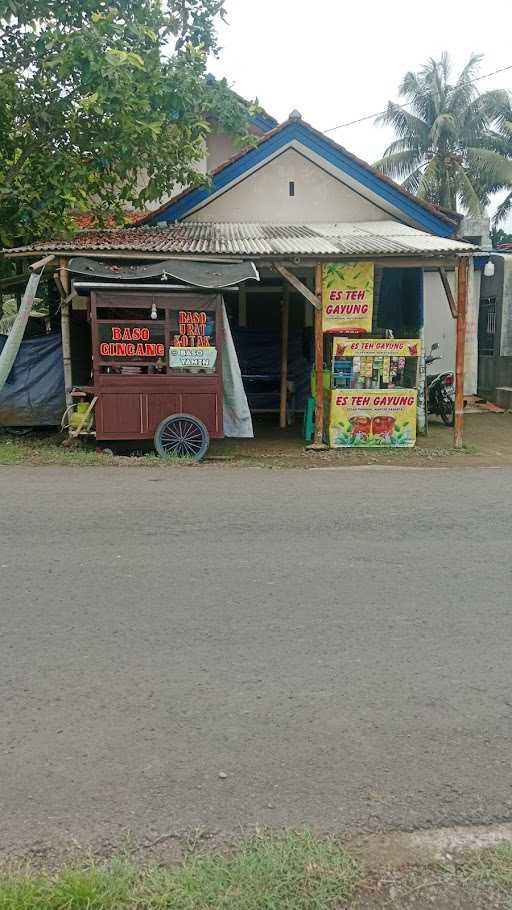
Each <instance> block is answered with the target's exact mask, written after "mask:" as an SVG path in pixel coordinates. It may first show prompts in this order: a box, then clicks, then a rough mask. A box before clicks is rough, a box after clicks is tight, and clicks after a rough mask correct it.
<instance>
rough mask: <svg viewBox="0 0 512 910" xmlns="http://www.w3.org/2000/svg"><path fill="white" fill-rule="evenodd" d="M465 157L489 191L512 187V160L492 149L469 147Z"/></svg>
mask: <svg viewBox="0 0 512 910" xmlns="http://www.w3.org/2000/svg"><path fill="white" fill-rule="evenodd" d="M466 158H467V161H468V164H469V165H470V167H471V170H472V171H473V172H474V173H475V174H478V177H479V178H480V180H481V181H482V183H483V184H484V185H485V186H486V187H488V189H489V191H491V192H492V191H494V190H496V189H500V188H503V187H512V160H511V159H510V158H504V157H503V155H500V154H499V153H498V152H495V151H494V150H492V149H484V148H470V149H467V151H466Z"/></svg>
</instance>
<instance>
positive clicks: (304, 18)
mask: <svg viewBox="0 0 512 910" xmlns="http://www.w3.org/2000/svg"><path fill="white" fill-rule="evenodd" d="M225 3H226V9H227V13H228V24H227V25H221V26H220V29H219V34H220V41H221V45H222V48H223V49H222V52H221V56H220V58H219V59H218V60H215V61H212V64H211V67H210V69H211V71H212V72H213V73H214V74H215V75H216V76H219V77H220V76H225V77H226V78H227V80H228V82H230V84H231V85H232V86H233V88H234V89H235V90H236V91H237V92H239V93H240V94H241V95H243V96H244V97H246V98H255V97H257V98H258V100H259V102H260V104H261V105H262V106H263V107H264V108H265V109H266V110H267V111H268V112H269V113H270V114H272V115H273V116H274V117H276V118H277V119H278V120H279V121H282V120H285V119H286V117H287V116H288V114H289V113H290V111H291V110H293V108H297V109H298V110H299V111H300V112H301V114H302V116H303V117H304V119H305V120H307V121H309V123H311V124H312V125H313V126H314V127H316V128H317V129H320V130H326V129H329V128H330V127H333V126H337V125H338V124H340V123H344V122H346V121H349V120H354V119H356V118H358V117H363V116H365V115H367V114H373V113H375V112H376V111H379V110H382V109H383V108H384V107H385V106H386V103H387V101H388V100H390V99H391V100H399V99H398V90H397V89H398V84H399V82H400V80H401V78H402V76H403V75H404V73H405V72H407V71H408V70H411V69H412V70H417V69H418V68H419V67H420V66H421V65H422V64H423V63H424V62H425V61H426V60H427V59H428V58H429V57H431V56H433V57H438V56H439V55H440V54H441V53H442V51H443V50H448V51H449V52H450V55H451V56H452V58H453V62H454V65H455V67H456V68H457V69H458V68H460V67H461V66H463V65H464V63H465V62H466V61H467V58H468V56H469V54H470V53H471V52H472V51H475V52H477V53H482V54H484V59H483V61H482V65H481V73H482V74H485V73H490V72H491V71H493V70H497V69H499V68H501V67H505V66H507V65H510V64H512V43H511V41H510V35H511V33H512V8H511V7H512V4H511V2H510V0H495V2H494V3H493V4H492V6H491V5H489V6H486V5H485V4H483V3H482V2H481V0H479V2H478V3H477V2H475V0H466V2H465V3H464V4H463V5H461V4H460V3H455V2H453V0H443V2H441V0H428V2H424V3H421V2H419V0H408V2H405V0H388V2H387V3H381V2H376V0H359V2H358V3H348V2H343V0H314V2H309V3H306V2H305V0H303V2H301V0H225ZM478 85H479V89H480V91H485V90H487V89H489V88H508V89H512V70H509V71H508V72H505V73H501V74H500V75H497V76H494V77H491V78H489V79H482V80H481V81H480V82H479V83H478ZM329 135H330V136H331V137H332V138H333V139H335V140H336V141H337V142H339V143H340V144H341V145H344V146H346V148H347V149H349V150H350V151H352V152H354V153H355V154H356V155H359V156H360V157H361V158H364V159H365V160H366V161H369V162H370V163H371V162H373V161H375V160H376V159H377V158H378V157H379V156H380V155H381V154H382V152H383V151H384V148H385V147H386V145H387V144H388V143H389V142H390V141H391V140H392V139H393V138H394V137H393V134H392V133H390V132H389V131H388V130H385V129H383V128H382V127H378V126H375V125H374V123H373V121H372V120H369V121H367V122H365V123H360V124H357V125H354V126H350V127H346V128H342V129H338V130H336V131H334V132H330V133H329Z"/></svg>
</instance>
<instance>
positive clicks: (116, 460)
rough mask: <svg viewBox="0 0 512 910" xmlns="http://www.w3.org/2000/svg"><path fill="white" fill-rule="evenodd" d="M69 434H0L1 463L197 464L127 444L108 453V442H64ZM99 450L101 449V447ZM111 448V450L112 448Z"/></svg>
mask: <svg viewBox="0 0 512 910" xmlns="http://www.w3.org/2000/svg"><path fill="white" fill-rule="evenodd" d="M65 439H66V437H65V436H63V435H61V434H56V433H52V434H43V433H41V434H31V435H30V436H26V437H24V436H22V437H16V436H9V435H8V434H7V433H4V434H0V465H12V464H29V465H45V464H53V465H119V464H128V465H149V466H158V467H160V466H165V465H174V466H175V465H179V466H180V467H184V466H187V465H195V464H196V462H195V461H194V459H192V458H159V457H158V455H157V454H156V452H155V451H154V449H152V448H150V447H147V448H146V449H145V450H144V451H141V450H139V449H135V450H132V451H130V450H129V449H127V448H126V447H125V448H124V449H123V450H122V453H121V452H119V453H118V454H116V453H114V454H107V453H106V452H103V451H102V450H101V449H102V448H107V449H108V448H110V445H109V444H108V443H103V446H101V447H100V444H98V448H97V446H96V443H95V442H88V441H76V442H73V443H72V445H70V446H66V445H62V441H63V440H65ZM98 449H99V450H98ZM111 451H112V450H111Z"/></svg>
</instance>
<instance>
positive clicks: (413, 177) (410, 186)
mask: <svg viewBox="0 0 512 910" xmlns="http://www.w3.org/2000/svg"><path fill="white" fill-rule="evenodd" d="M423 170H424V169H423V167H417V168H416V170H414V171H413V172H412V173H411V174H409V176H408V177H406V178H405V180H404V182H403V183H402V186H403V188H404V190H407V192H408V193H412V194H413V196H417V195H418V188H419V185H420V180H421V178H422V176H423Z"/></svg>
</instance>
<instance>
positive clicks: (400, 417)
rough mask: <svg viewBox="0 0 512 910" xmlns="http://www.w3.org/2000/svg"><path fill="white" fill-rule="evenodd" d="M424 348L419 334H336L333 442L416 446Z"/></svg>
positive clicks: (334, 444)
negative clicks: (420, 361) (399, 336)
mask: <svg viewBox="0 0 512 910" xmlns="http://www.w3.org/2000/svg"><path fill="white" fill-rule="evenodd" d="M420 350H421V342H420V340H419V339H397V338H368V337H359V338H356V337H354V336H352V337H339V338H337V337H334V338H333V341H332V358H331V383H330V389H329V392H328V403H327V405H328V406H327V408H326V412H327V414H328V438H329V444H330V446H331V447H333V448H345V447H353V446H394V447H410V446H414V444H415V442H416V410H417V376H418V358H419V355H420Z"/></svg>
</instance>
